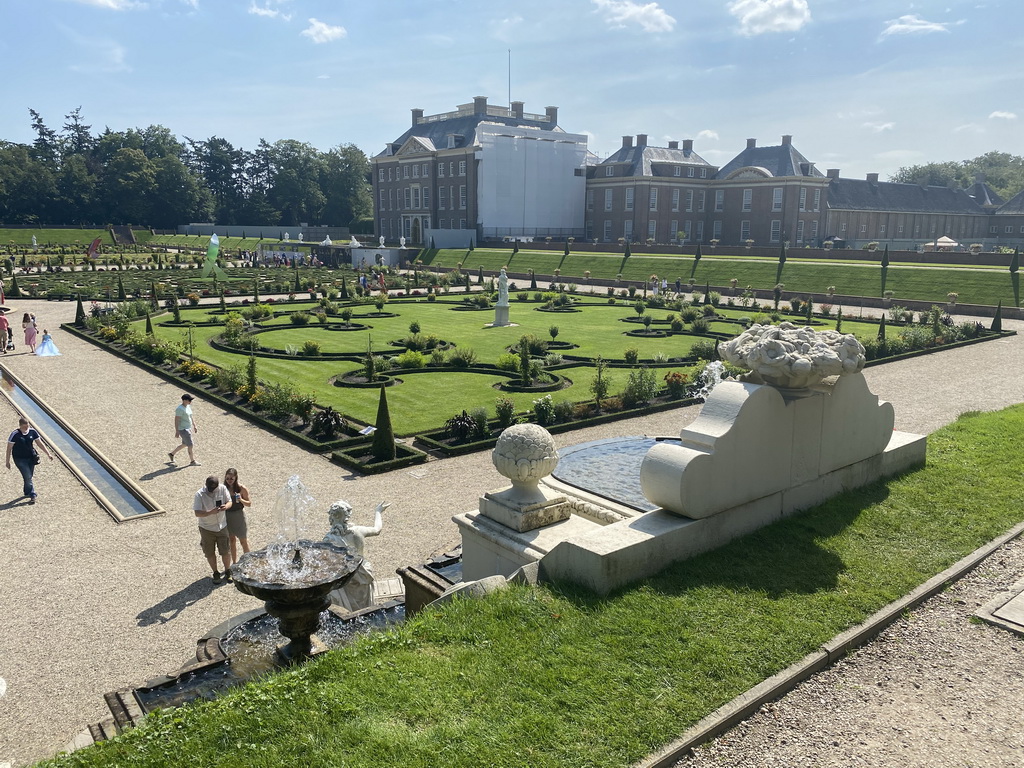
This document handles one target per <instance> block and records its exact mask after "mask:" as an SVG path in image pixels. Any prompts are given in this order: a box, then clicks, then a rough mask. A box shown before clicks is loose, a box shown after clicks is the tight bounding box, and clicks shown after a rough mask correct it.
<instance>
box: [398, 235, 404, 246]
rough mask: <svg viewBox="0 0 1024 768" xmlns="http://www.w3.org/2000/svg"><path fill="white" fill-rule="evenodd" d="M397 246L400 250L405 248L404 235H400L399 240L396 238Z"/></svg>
mask: <svg viewBox="0 0 1024 768" xmlns="http://www.w3.org/2000/svg"><path fill="white" fill-rule="evenodd" d="M398 244H399V246H401V247H402V248H405V235H402V236H401V237H400V238H398Z"/></svg>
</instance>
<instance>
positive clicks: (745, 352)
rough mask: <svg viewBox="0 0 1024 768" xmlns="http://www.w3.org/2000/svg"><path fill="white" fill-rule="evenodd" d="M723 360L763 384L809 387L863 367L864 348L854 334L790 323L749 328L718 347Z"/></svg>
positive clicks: (791, 387) (855, 371)
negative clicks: (757, 377)
mask: <svg viewBox="0 0 1024 768" xmlns="http://www.w3.org/2000/svg"><path fill="white" fill-rule="evenodd" d="M719 353H720V354H721V356H722V358H723V359H724V360H727V361H728V362H730V363H732V364H733V365H737V366H739V367H741V368H746V369H748V370H750V371H752V372H753V373H756V374H757V375H758V376H759V377H760V378H761V380H762V381H763V382H764V383H765V384H771V385H773V386H776V387H783V388H786V389H803V388H805V387H812V386H814V385H815V384H818V383H820V382H821V380H822V379H824V378H826V377H828V376H839V375H842V374H850V373H858V372H860V371H861V370H862V369H863V368H864V362H865V359H866V358H865V356H864V346H863V345H862V344H861V343H860V342H859V341H857V338H856V337H855V336H854V335H853V334H842V333H839V332H838V331H815V330H814V329H813V328H810V327H804V328H799V327H797V326H795V325H793V324H792V323H780V324H779V325H752V326H750V328H748V329H747V330H746V331H744V332H743V333H741V334H740V335H739V336H737V337H736V338H734V339H731V340H729V341H727V342H725V343H724V344H721V345H719Z"/></svg>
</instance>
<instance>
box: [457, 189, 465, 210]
mask: <svg viewBox="0 0 1024 768" xmlns="http://www.w3.org/2000/svg"><path fill="white" fill-rule="evenodd" d="M459 210H462V211H464V210H466V185H465V184H460V185H459Z"/></svg>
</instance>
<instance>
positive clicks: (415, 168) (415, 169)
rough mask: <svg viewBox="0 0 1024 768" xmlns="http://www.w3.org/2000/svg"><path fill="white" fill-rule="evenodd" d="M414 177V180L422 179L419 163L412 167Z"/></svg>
mask: <svg viewBox="0 0 1024 768" xmlns="http://www.w3.org/2000/svg"><path fill="white" fill-rule="evenodd" d="M412 177H413V178H414V179H418V178H419V177H420V164H419V163H416V165H414V166H413V167H412Z"/></svg>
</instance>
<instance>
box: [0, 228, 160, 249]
mask: <svg viewBox="0 0 1024 768" xmlns="http://www.w3.org/2000/svg"><path fill="white" fill-rule="evenodd" d="M146 234H148V232H147V233H146ZM33 235H35V238H36V243H37V244H38V245H39V246H44V245H75V244H76V243H77V244H78V245H80V246H81V247H82V251H83V252H84V251H85V249H86V248H88V247H89V244H90V243H91V242H92V241H93V240H95V239H96V238H97V237H98V238H100V242H101V243H102V244H103V245H104V246H109V245H111V243H112V242H113V241H112V240H111V239H110V233H109V232H108V231H107V230H105V229H0V246H4V245H10V244H11V242H12V241H13V242H14V244H15V245H16V246H19V247H24V246H28V247H30V248H31V247H32V236H33Z"/></svg>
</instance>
